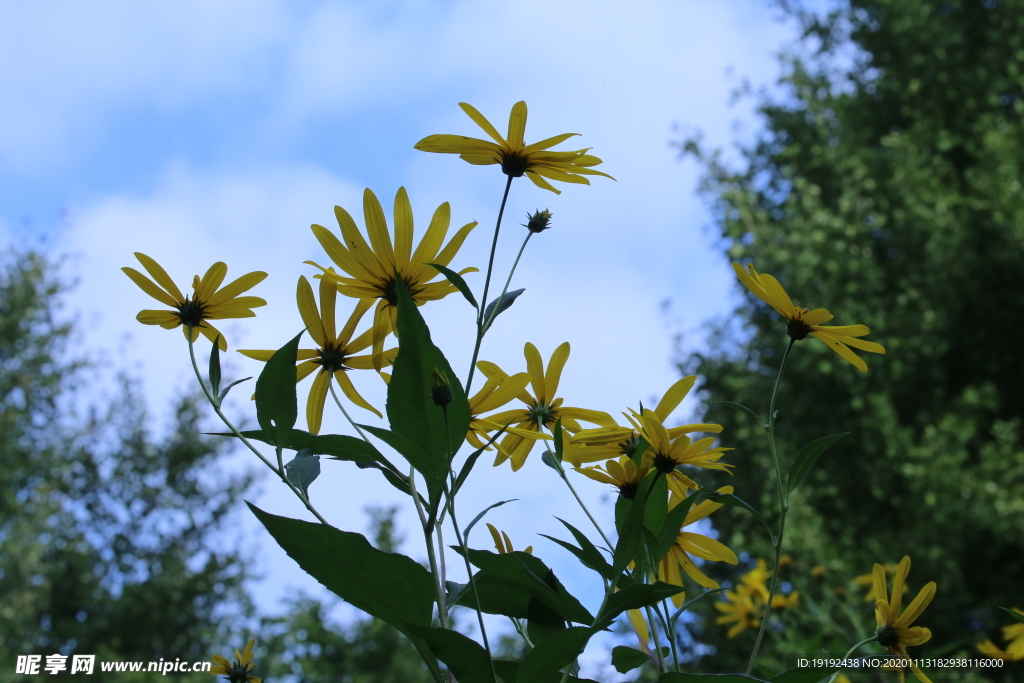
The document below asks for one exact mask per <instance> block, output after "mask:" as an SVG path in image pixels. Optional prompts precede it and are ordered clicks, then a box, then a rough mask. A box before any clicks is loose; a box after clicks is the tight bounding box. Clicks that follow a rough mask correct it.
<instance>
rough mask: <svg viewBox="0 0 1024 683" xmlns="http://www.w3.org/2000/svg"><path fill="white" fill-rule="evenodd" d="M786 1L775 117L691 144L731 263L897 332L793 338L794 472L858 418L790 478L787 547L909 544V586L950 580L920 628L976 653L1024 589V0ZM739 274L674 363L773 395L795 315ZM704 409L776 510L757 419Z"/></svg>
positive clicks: (732, 540)
mask: <svg viewBox="0 0 1024 683" xmlns="http://www.w3.org/2000/svg"><path fill="white" fill-rule="evenodd" d="M780 5H781V7H782V9H783V11H784V12H785V13H786V14H787V15H788V16H789V17H791V18H795V20H796V21H797V22H798V23H799V25H800V26H801V27H802V28H803V37H802V39H801V41H800V42H799V44H798V45H797V46H796V49H795V50H794V51H793V52H792V53H790V54H787V55H785V56H784V57H783V74H784V76H783V78H782V83H783V85H784V87H785V89H786V93H785V95H784V96H783V97H781V98H778V99H771V98H768V97H767V96H763V95H762V96H761V102H760V105H759V112H760V117H761V119H762V122H763V124H764V132H763V134H762V135H761V136H760V138H759V139H758V140H757V141H756V142H755V143H754V144H752V145H750V146H748V147H745V148H743V149H741V150H740V153H741V156H742V163H740V164H739V166H738V167H733V166H730V165H729V164H727V163H726V162H725V161H724V160H723V157H722V156H721V155H720V153H719V152H716V151H711V150H708V149H706V148H705V147H704V146H703V145H702V144H701V142H700V140H699V138H698V139H690V140H687V141H684V143H683V147H684V149H685V150H686V152H688V153H690V154H692V155H694V156H695V157H696V159H697V160H698V162H699V163H700V164H701V165H702V167H703V169H704V172H705V176H704V181H703V185H702V192H703V194H704V196H705V197H706V198H707V199H708V200H709V201H710V203H711V205H712V206H713V210H714V214H715V220H716V225H717V228H718V229H719V230H720V234H721V245H722V248H723V251H724V252H725V254H726V256H727V258H728V260H729V261H736V262H743V261H752V262H753V263H754V264H755V266H756V267H757V268H758V270H759V271H760V272H764V273H770V274H773V275H775V276H776V277H777V278H778V279H779V281H780V282H781V283H782V284H783V286H784V287H785V288H786V289H787V290H788V291H789V293H790V294H791V295H792V296H793V298H794V302H795V303H796V304H797V305H798V306H806V307H808V308H817V307H825V308H828V309H829V310H830V311H831V312H832V313H833V314H834V315H835V316H836V318H835V320H834V321H833V322H832V324H838V325H844V324H856V323H862V324H865V325H867V326H869V327H870V328H871V335H870V336H869V337H868V338H869V339H871V340H873V341H877V342H880V343H881V344H883V345H884V346H885V347H886V349H887V351H888V354H887V355H886V356H876V355H872V354H862V355H864V356H865V357H866V360H867V363H868V366H869V372H868V373H867V374H863V375H862V374H861V373H859V372H858V371H857V370H856V369H854V368H853V367H852V366H851V365H849V364H848V363H846V362H845V361H843V360H841V359H840V358H839V357H838V356H836V355H835V354H834V353H833V352H832V351H830V350H828V349H827V348H825V346H824V345H822V344H820V343H819V342H818V341H815V340H813V339H811V338H809V339H808V340H807V341H804V342H800V343H798V344H797V345H796V347H795V348H794V355H793V356H792V357H791V359H790V361H789V364H788V366H787V371H786V378H785V379H784V381H783V385H782V388H781V392H780V397H779V406H780V408H781V410H780V418H779V423H778V427H777V430H778V431H777V434H778V437H779V441H780V444H781V454H782V458H783V463H784V464H783V470H784V471H785V470H786V468H787V463H789V462H791V461H792V458H793V456H794V455H795V453H796V451H797V450H798V449H799V448H800V447H801V446H803V445H804V444H805V443H807V442H808V441H810V440H812V439H814V438H818V437H821V436H826V435H828V434H834V433H837V432H843V431H851V432H852V434H851V435H850V436H848V437H847V438H845V439H844V440H843V441H841V442H840V443H839V444H838V445H837V446H835V447H834V448H833V449H832V450H831V451H829V452H827V453H826V454H825V455H824V456H823V457H822V458H821V459H820V460H819V461H818V464H817V465H816V466H815V469H814V470H813V471H812V472H811V474H810V476H809V477H808V479H807V480H806V481H805V483H804V485H803V486H802V487H801V489H800V490H799V491H798V493H797V494H796V495H795V496H794V500H793V507H792V510H791V514H790V517H789V521H788V523H787V534H786V536H787V549H789V550H792V551H793V552H794V554H795V555H796V556H797V557H798V558H801V560H800V561H801V562H802V563H803V570H804V571H805V574H806V570H807V569H809V568H810V566H812V565H816V564H823V565H825V567H826V568H827V569H828V574H827V575H826V576H828V577H834V578H832V579H830V580H832V581H834V583H836V584H840V585H842V584H845V582H847V581H848V580H849V579H850V578H852V577H853V576H855V575H858V574H866V573H868V572H870V570H871V566H872V564H873V563H875V562H881V563H885V562H892V563H895V562H898V561H899V560H900V558H901V557H902V556H903V555H905V554H907V555H910V556H911V558H912V560H913V567H912V569H911V573H910V579H909V585H910V587H911V591H912V593H916V591H917V589H918V588H920V586H922V585H924V583H926V582H927V581H929V580H935V581H936V582H937V583H938V594H937V596H936V598H935V601H934V602H933V604H932V605H931V607H929V608H928V610H927V612H926V613H925V616H924V617H923V618H922V619H921V620H920V622H921V624H923V625H925V626H928V627H929V628H931V630H932V632H933V634H934V635H933V638H932V641H931V642H930V643H928V644H926V645H924V646H921V647H920V648H915V650H916V651H918V652H926V653H932V654H937V653H940V652H948V651H962V652H970V651H973V649H974V644H975V643H976V642H977V641H979V640H982V639H983V638H984V637H993V639H995V640H996V641H997V642H1000V641H999V639H998V627H999V626H1001V625H1004V624H1009V623H1010V620H1009V619H1008V618H1007V617H1006V615H1005V613H1002V612H1000V611H998V610H996V609H995V608H996V606H998V605H1005V606H1010V605H1014V606H1021V604H1022V598H1021V577H1022V576H1024V523H1022V520H1024V446H1022V441H1021V418H1022V416H1024V391H1021V387H1022V386H1024V353H1022V352H1021V341H1020V339H1019V338H1018V337H1019V334H1018V333H1017V332H1015V331H1014V330H1015V329H1017V324H1018V323H1017V322H1015V321H1018V319H1019V317H1020V316H1021V314H1022V312H1024V287H1022V286H1021V273H1022V272H1024V267H1022V264H1024V193H1022V191H1021V180H1022V177H1024V174H1022V165H1024V145H1022V142H1024V140H1022V137H1024V127H1022V123H1024V121H1022V115H1024V99H1022V98H1024V2H1022V1H1021V0H944V1H940V2H935V1H933V0H852V1H850V2H844V3H841V4H840V5H839V6H837V7H836V8H834V9H833V10H830V11H829V12H827V13H824V14H823V13H815V12H812V11H809V10H807V9H806V8H805V7H803V6H802V5H801V4H800V3H798V2H781V3H780ZM739 289H740V286H739V285H738V284H737V290H739ZM744 296H745V299H746V303H745V304H744V305H743V306H742V307H741V308H739V309H738V310H736V311H734V312H733V313H732V314H731V315H730V316H729V317H728V318H727V319H723V320H722V321H720V322H719V323H718V324H717V325H716V326H715V327H714V333H713V335H712V344H711V346H710V349H709V351H707V352H706V353H694V354H691V355H690V356H689V357H688V358H686V359H685V360H684V361H683V363H682V367H683V369H684V371H686V372H687V373H697V374H699V375H701V376H702V377H703V378H704V385H703V391H704V393H705V397H706V398H707V399H709V400H729V401H737V402H740V403H743V404H745V405H748V406H751V407H753V408H754V409H755V410H757V411H758V412H761V413H763V412H765V411H766V410H767V402H768V398H769V396H770V392H771V388H772V382H773V379H774V376H775V373H776V370H777V367H778V363H779V360H780V358H781V355H782V351H783V350H784V348H785V344H786V343H787V338H786V336H785V325H784V324H782V323H781V322H780V319H779V317H778V315H777V314H776V313H774V311H771V310H770V309H769V308H768V307H767V306H765V305H763V304H762V303H761V302H760V301H758V300H756V299H754V298H753V297H752V296H750V295H749V294H748V293H747V292H746V291H744ZM737 340H744V341H737ZM707 417H708V419H711V420H713V421H718V422H722V423H724V424H725V425H726V426H727V431H726V432H725V434H723V441H724V442H725V445H728V446H735V447H736V450H735V451H734V452H732V453H731V458H730V461H731V462H733V463H735V464H736V466H737V467H736V471H735V477H733V478H730V480H729V482H728V483H730V484H734V485H735V487H736V494H737V495H739V496H740V497H742V498H744V499H746V500H748V501H749V502H751V503H753V504H755V505H756V506H757V507H758V508H760V509H762V510H764V511H765V512H766V513H769V514H772V515H773V519H774V518H775V517H777V510H778V502H777V497H776V491H775V484H774V483H773V482H772V479H773V476H774V475H773V474H772V473H771V468H770V461H769V456H768V453H767V445H766V439H765V435H764V433H763V432H762V430H761V429H760V428H759V427H757V426H756V425H754V424H752V421H750V420H749V419H748V418H746V417H745V416H743V415H742V414H739V413H734V412H730V411H729V409H728V408H724V407H711V408H709V410H708V415H707ZM723 513H725V514H723ZM723 513H719V515H718V519H716V520H715V524H716V526H717V527H718V528H719V529H720V530H721V532H722V534H723V540H724V541H726V542H727V543H729V544H730V545H731V546H732V547H733V548H736V549H740V550H748V551H750V552H751V553H754V554H757V555H759V556H761V557H771V555H770V553H769V548H768V543H767V541H766V540H765V539H764V537H763V533H762V532H760V531H759V530H758V528H757V527H756V525H755V524H754V523H753V521H752V520H751V519H750V518H749V517H744V516H743V515H741V514H740V512H739V511H735V510H732V511H723ZM808 580H809V579H808ZM794 582H797V585H796V586H795V587H796V588H798V589H802V588H804V587H805V586H803V585H802V582H800V581H798V580H797V578H796V575H794ZM708 605H710V602H708V603H706V606H708ZM869 611H870V610H869ZM709 614H712V615H713V614H716V613H715V612H714V611H710V612H709ZM872 626H873V624H872ZM704 630H705V632H707V631H709V630H715V631H717V630H724V628H722V627H717V626H715V625H714V624H708V625H706V626H705V627H704ZM819 630H820V629H819ZM865 635H866V634H865ZM768 638H769V641H768V648H769V650H771V649H772V639H773V636H772V634H769V636H768ZM702 640H703V641H704V642H710V639H709V638H702ZM715 640H717V638H715ZM752 641H753V634H752V633H751V632H747V633H746V634H745V635H744V637H737V638H736V644H735V645H730V646H728V647H727V648H725V649H723V650H721V652H720V653H719V654H718V655H716V656H714V657H706V658H705V659H704V663H708V664H712V663H713V662H715V661H718V662H720V663H721V666H722V667H723V668H725V669H733V670H735V669H736V662H735V661H728V662H723V658H722V657H721V654H722V652H732V655H734V656H735V657H736V658H739V659H741V660H742V657H741V655H740V654H739V653H740V652H749V647H750V645H751V644H752ZM814 642H818V643H820V647H822V648H824V649H826V650H827V651H835V650H836V649H837V648H836V644H831V645H830V644H829V643H828V641H824V642H822V641H820V639H819V640H818V641H814ZM851 644H852V643H851ZM730 648H731V649H730ZM844 650H845V648H844V647H841V648H840V649H839V651H840V652H842V651H844ZM731 658H732V657H729V658H726V659H731ZM1019 666H1024V664H1020V665H1018V667H1019ZM963 680H967V679H963ZM979 680H981V679H979Z"/></svg>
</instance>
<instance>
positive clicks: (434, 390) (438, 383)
mask: <svg viewBox="0 0 1024 683" xmlns="http://www.w3.org/2000/svg"><path fill="white" fill-rule="evenodd" d="M430 400H432V401H433V402H434V404H435V405H439V406H441V407H442V408H444V407H445V406H447V405H448V404H449V403H451V402H452V385H451V383H450V382H449V381H448V378H447V377H445V374H444V372H442V371H441V370H438V369H437V368H434V369H433V370H431V371H430Z"/></svg>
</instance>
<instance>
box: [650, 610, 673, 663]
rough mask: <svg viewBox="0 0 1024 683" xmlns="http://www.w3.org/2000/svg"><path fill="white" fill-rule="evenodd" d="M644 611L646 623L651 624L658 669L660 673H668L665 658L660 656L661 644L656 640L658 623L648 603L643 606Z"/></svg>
mask: <svg viewBox="0 0 1024 683" xmlns="http://www.w3.org/2000/svg"><path fill="white" fill-rule="evenodd" d="M644 612H646V613H647V623H648V624H650V625H651V639H652V640H653V641H654V655H655V657H656V658H657V660H658V670H659V671H661V673H668V665H667V664H666V663H665V658H664V657H662V656H661V644H660V643H659V642H658V624H657V622H656V620H655V619H654V614H653V613H652V612H651V608H650V606H649V605H648V606H645V607H644Z"/></svg>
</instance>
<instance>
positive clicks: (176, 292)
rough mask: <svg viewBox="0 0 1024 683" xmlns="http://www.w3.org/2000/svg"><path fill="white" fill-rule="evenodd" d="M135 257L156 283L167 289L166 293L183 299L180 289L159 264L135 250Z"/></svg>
mask: <svg viewBox="0 0 1024 683" xmlns="http://www.w3.org/2000/svg"><path fill="white" fill-rule="evenodd" d="M135 258H137V259H139V263H141V264H142V267H143V268H145V269H146V271H147V272H148V273H149V274H150V275H151V276H152V277H153V279H154V280H155V281H156V283H157V284H158V285H160V286H161V287H163V288H164V289H165V290H167V293H168V294H170V295H171V296H173V297H174V298H175V299H176V300H178V301H184V300H185V297H184V296H182V294H181V290H180V289H178V286H177V285H176V284H174V280H172V279H171V277H170V276H169V275H168V274H167V271H165V270H164V269H163V268H161V267H160V264H159V263H157V262H156V261H154V260H153V259H151V258H150V257H148V256H146V255H145V254H143V253H141V252H138V251H137V252H135Z"/></svg>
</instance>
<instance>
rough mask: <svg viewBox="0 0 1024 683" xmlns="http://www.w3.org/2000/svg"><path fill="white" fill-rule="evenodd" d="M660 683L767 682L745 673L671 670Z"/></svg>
mask: <svg viewBox="0 0 1024 683" xmlns="http://www.w3.org/2000/svg"><path fill="white" fill-rule="evenodd" d="M658 683H767V681H765V680H763V679H760V678H752V677H750V676H744V675H743V674H683V673H676V672H671V673H667V674H662V676H661V678H659V679H658Z"/></svg>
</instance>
